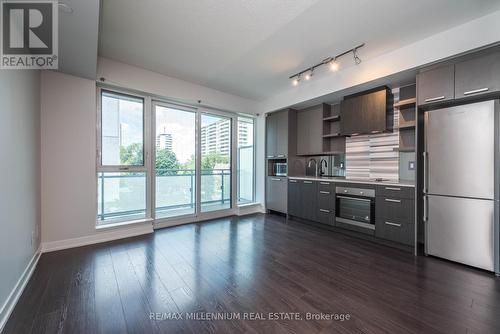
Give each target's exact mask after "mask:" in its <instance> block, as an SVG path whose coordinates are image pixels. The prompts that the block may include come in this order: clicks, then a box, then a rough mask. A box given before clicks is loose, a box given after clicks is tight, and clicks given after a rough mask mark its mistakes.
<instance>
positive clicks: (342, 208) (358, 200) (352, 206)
mask: <svg viewBox="0 0 500 334" xmlns="http://www.w3.org/2000/svg"><path fill="white" fill-rule="evenodd" d="M335 193H336V196H335V198H336V203H335V204H336V210H335V212H336V217H335V222H336V223H337V224H338V225H340V226H342V227H346V228H349V227H352V229H354V230H358V231H363V230H365V231H367V232H368V233H370V234H372V233H373V231H374V230H375V189H363V188H347V187H336V189H335Z"/></svg>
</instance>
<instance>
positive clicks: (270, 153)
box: [266, 109, 288, 159]
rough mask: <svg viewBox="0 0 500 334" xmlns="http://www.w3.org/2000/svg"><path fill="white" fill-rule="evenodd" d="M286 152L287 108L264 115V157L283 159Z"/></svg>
mask: <svg viewBox="0 0 500 334" xmlns="http://www.w3.org/2000/svg"><path fill="white" fill-rule="evenodd" d="M287 154H288V109H287V110H282V111H278V112H275V113H271V114H269V115H267V117H266V157H267V158H268V159H276V158H279V159H283V158H286V156H287Z"/></svg>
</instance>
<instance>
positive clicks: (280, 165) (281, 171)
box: [273, 162, 286, 176]
mask: <svg viewBox="0 0 500 334" xmlns="http://www.w3.org/2000/svg"><path fill="white" fill-rule="evenodd" d="M273 174H274V175H275V176H286V163H284V162H276V163H274V165H273Z"/></svg>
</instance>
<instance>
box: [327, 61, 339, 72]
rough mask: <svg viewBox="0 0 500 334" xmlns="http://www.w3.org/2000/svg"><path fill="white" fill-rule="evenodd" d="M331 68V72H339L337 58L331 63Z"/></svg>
mask: <svg viewBox="0 0 500 334" xmlns="http://www.w3.org/2000/svg"><path fill="white" fill-rule="evenodd" d="M329 67H330V71H332V72H335V71H338V69H339V63H337V59H336V58H333V59H332V60H331V61H330V64H329Z"/></svg>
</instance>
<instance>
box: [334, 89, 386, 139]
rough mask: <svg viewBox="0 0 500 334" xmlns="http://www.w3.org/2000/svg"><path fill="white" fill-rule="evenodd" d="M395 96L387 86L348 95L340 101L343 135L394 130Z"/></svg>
mask: <svg viewBox="0 0 500 334" xmlns="http://www.w3.org/2000/svg"><path fill="white" fill-rule="evenodd" d="M392 104H393V97H392V93H391V91H390V90H389V89H388V88H387V87H383V88H378V89H375V90H371V91H368V92H364V93H360V94H356V95H350V96H346V97H345V98H344V100H343V101H342V102H341V103H340V128H341V133H342V135H346V136H350V135H357V134H370V133H379V132H386V131H392V120H393V116H394V115H393V108H392Z"/></svg>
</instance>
